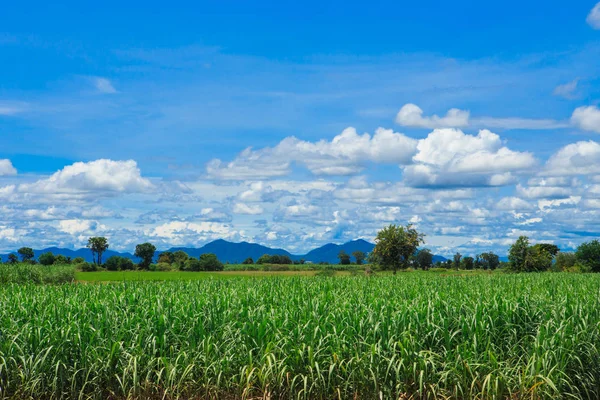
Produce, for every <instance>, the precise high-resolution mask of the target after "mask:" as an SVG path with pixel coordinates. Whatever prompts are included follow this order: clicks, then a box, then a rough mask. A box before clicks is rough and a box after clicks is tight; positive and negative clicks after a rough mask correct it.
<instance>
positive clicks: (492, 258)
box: [479, 251, 500, 270]
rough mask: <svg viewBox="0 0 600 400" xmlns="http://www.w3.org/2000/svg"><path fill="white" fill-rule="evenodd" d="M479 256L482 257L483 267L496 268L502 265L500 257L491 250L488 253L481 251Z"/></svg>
mask: <svg viewBox="0 0 600 400" xmlns="http://www.w3.org/2000/svg"><path fill="white" fill-rule="evenodd" d="M479 258H480V259H481V265H482V267H483V269H490V270H494V269H496V268H498V266H499V265H500V257H498V256H497V255H496V254H494V253H492V252H491V251H490V252H487V253H481V254H480V255H479Z"/></svg>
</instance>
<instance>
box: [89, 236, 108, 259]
mask: <svg viewBox="0 0 600 400" xmlns="http://www.w3.org/2000/svg"><path fill="white" fill-rule="evenodd" d="M86 247H87V248H88V249H90V250H91V251H92V257H93V258H94V263H95V264H97V265H102V254H104V252H105V251H106V250H108V239H106V238H105V237H101V236H100V237H91V238H89V239H88V242H87V244H86Z"/></svg>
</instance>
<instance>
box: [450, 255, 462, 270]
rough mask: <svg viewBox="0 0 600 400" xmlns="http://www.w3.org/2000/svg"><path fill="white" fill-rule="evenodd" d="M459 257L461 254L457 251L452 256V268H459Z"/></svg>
mask: <svg viewBox="0 0 600 400" xmlns="http://www.w3.org/2000/svg"><path fill="white" fill-rule="evenodd" d="M461 258H462V254H460V253H458V252H457V253H456V254H455V255H454V258H453V260H454V262H453V263H452V265H453V266H454V269H459V268H460V259H461Z"/></svg>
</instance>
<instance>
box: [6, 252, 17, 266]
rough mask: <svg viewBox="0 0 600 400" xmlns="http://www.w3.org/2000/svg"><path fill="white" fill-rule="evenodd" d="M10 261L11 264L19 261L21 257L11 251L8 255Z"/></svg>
mask: <svg viewBox="0 0 600 400" xmlns="http://www.w3.org/2000/svg"><path fill="white" fill-rule="evenodd" d="M8 262H9V264H16V263H18V262H19V258H18V257H17V255H16V254H14V253H10V254H9V255H8Z"/></svg>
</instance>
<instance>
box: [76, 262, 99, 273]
mask: <svg viewBox="0 0 600 400" xmlns="http://www.w3.org/2000/svg"><path fill="white" fill-rule="evenodd" d="M75 269H77V270H79V271H82V272H94V271H97V270H98V266H97V265H96V264H92V263H89V262H86V261H84V262H80V263H78V264H75Z"/></svg>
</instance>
